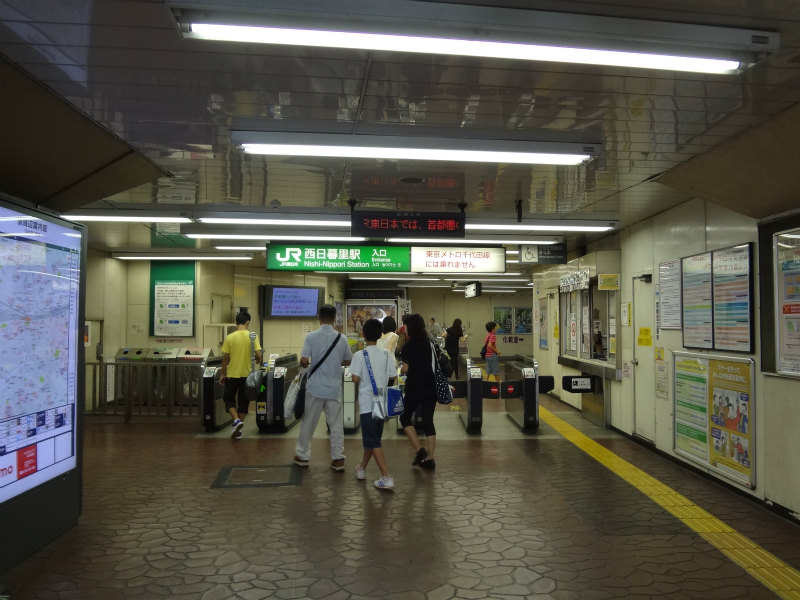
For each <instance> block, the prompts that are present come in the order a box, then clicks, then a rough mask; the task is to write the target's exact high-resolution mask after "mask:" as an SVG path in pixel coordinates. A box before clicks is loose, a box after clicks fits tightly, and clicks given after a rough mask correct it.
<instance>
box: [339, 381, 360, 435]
mask: <svg viewBox="0 0 800 600" xmlns="http://www.w3.org/2000/svg"><path fill="white" fill-rule="evenodd" d="M360 408H361V407H360V406H359V404H358V386H357V385H356V384H355V383H353V378H352V377H351V376H350V367H342V411H343V412H344V416H343V418H342V421H343V423H344V432H345V433H355V432H356V431H358V428H359V427H361V410H360Z"/></svg>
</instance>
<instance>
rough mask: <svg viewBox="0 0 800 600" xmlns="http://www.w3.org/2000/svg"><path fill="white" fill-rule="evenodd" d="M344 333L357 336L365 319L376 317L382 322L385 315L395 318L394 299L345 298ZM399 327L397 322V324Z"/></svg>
mask: <svg viewBox="0 0 800 600" xmlns="http://www.w3.org/2000/svg"><path fill="white" fill-rule="evenodd" d="M344 316H345V322H344V326H345V335H348V336H350V337H359V336H360V335H361V328H362V327H363V326H364V323H365V322H366V321H367V319H378V321H380V322H381V323H383V319H384V318H386V317H392V318H393V319H394V320H395V321H397V320H398V318H397V301H396V300H346V301H345V312H344ZM398 327H399V324H398Z"/></svg>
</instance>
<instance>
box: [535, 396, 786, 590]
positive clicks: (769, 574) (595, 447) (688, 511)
mask: <svg viewBox="0 0 800 600" xmlns="http://www.w3.org/2000/svg"><path fill="white" fill-rule="evenodd" d="M539 414H540V418H541V420H542V421H543V422H545V423H547V424H548V425H549V426H550V427H552V428H553V429H555V430H556V431H557V432H558V433H559V434H561V435H562V436H564V438H566V439H567V440H568V441H570V442H572V443H573V444H575V446H577V447H578V448H580V449H581V450H583V451H584V452H585V453H586V454H588V455H589V456H591V457H592V458H594V459H595V460H596V461H597V462H599V463H600V464H601V465H603V466H604V467H606V468H607V469H609V470H610V471H612V472H613V473H616V474H617V475H619V476H620V477H621V478H622V479H624V480H625V481H627V482H628V483H630V484H631V485H632V486H634V487H635V488H636V489H638V490H639V491H641V492H642V493H643V494H645V495H646V496H647V497H648V498H650V499H651V500H653V501H654V502H655V503H656V504H658V505H659V506H661V507H662V508H664V510H666V511H667V512H669V513H672V514H673V515H674V516H675V517H677V518H678V519H680V520H681V521H682V522H683V523H684V524H686V525H687V526H688V527H690V528H691V529H693V530H694V531H696V532H697V533H698V534H699V535H700V536H701V537H702V538H703V539H705V540H706V541H707V542H708V543H710V544H711V545H712V546H714V547H715V548H717V549H719V550H720V552H722V553H723V554H725V556H727V557H728V558H730V559H731V560H732V561H733V562H735V563H736V564H737V565H739V566H740V567H742V568H743V569H744V570H745V571H747V572H748V573H750V574H751V575H752V576H753V577H755V578H756V579H757V580H758V581H760V582H761V583H763V584H764V585H765V586H766V587H768V588H769V589H771V590H772V591H773V592H775V593H776V594H778V596H780V597H781V598H786V599H788V600H800V572H799V571H797V570H796V569H794V568H792V567H791V566H790V565H788V564H786V563H785V562H783V561H782V560H781V559H779V558H778V557H776V556H775V555H773V554H771V553H770V552H767V551H766V550H764V548H762V547H761V546H759V545H758V544H756V543H755V542H753V541H751V540H750V539H748V538H747V537H745V536H743V535H742V534H740V533H738V532H737V531H736V530H734V529H733V528H732V527H730V526H729V525H727V524H726V523H724V522H722V521H720V520H719V519H717V518H716V517H715V516H713V515H712V514H710V513H708V512H706V511H705V510H703V509H702V508H700V507H699V506H697V505H696V504H695V503H694V502H692V501H691V500H689V499H688V498H686V497H685V496H682V495H681V494H679V493H678V492H676V491H675V490H673V489H672V488H670V487H668V486H666V485H664V484H663V483H661V482H660V481H659V480H658V479H656V478H655V477H652V476H650V475H648V474H647V473H645V472H644V471H642V470H641V469H639V468H638V467H636V466H634V465H632V464H631V463H629V462H628V461H626V460H624V459H622V458H620V457H619V456H617V455H616V454H614V453H613V452H611V451H610V450H609V449H607V448H605V447H603V446H601V445H600V444H598V443H597V442H595V441H594V440H593V439H591V438H589V437H587V436H586V435H584V434H583V433H581V432H580V431H578V430H577V429H575V428H574V427H573V426H572V425H570V424H568V423H566V422H565V421H563V420H562V419H559V418H558V417H556V416H555V415H554V414H553V413H551V412H550V411H549V410H547V409H546V408H544V407H539Z"/></svg>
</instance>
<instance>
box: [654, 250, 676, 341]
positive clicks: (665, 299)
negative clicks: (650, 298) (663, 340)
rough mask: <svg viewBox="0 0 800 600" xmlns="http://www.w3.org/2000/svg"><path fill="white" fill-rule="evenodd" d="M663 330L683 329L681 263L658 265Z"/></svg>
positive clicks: (673, 262)
mask: <svg viewBox="0 0 800 600" xmlns="http://www.w3.org/2000/svg"><path fill="white" fill-rule="evenodd" d="M658 285H659V300H660V312H659V316H660V322H659V323H660V327H661V329H680V328H681V261H679V260H672V261H669V262H663V263H660V264H659V265H658Z"/></svg>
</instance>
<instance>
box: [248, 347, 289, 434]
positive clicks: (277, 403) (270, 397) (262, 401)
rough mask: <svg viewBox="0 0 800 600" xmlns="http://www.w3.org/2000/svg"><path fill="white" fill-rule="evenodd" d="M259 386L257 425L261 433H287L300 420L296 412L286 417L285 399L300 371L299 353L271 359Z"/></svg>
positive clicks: (257, 394) (257, 393)
mask: <svg viewBox="0 0 800 600" xmlns="http://www.w3.org/2000/svg"><path fill="white" fill-rule="evenodd" d="M271 363H272V364H271V366H270V367H269V369H268V370H265V371H264V373H265V375H263V376H262V378H261V380H260V381H259V384H258V386H257V392H256V396H257V397H256V400H255V403H256V425H258V430H259V431H260V432H261V433H285V432H287V431H288V430H289V428H291V427H292V426H294V425H296V424H297V423H298V422H299V421H298V419H295V418H294V414H292V415H290V416H289V417H288V418H286V417H284V414H283V413H284V399H285V398H286V392H287V391H288V390H289V386H290V385H291V384H292V381H294V378H295V377H296V376H297V374H298V373H299V371H300V362H299V361H298V359H297V354H284V355H283V356H278V357H276V358H275V360H274V362H273V361H271Z"/></svg>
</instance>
